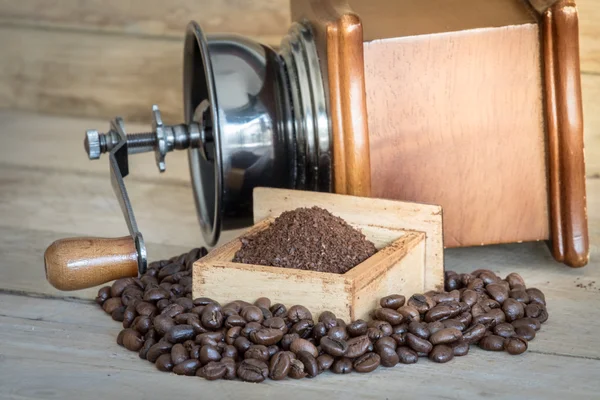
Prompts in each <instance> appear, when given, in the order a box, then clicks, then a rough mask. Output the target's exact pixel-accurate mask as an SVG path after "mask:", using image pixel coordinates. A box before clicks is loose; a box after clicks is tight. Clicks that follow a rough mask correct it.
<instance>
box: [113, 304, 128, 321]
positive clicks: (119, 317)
mask: <svg viewBox="0 0 600 400" xmlns="http://www.w3.org/2000/svg"><path fill="white" fill-rule="evenodd" d="M125 308H126V307H125V306H121V307H117V308H115V309H114V311H113V312H112V313H111V317H112V319H113V320H115V321H118V322H123V317H124V315H123V314H124V313H125Z"/></svg>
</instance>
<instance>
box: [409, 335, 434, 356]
mask: <svg viewBox="0 0 600 400" xmlns="http://www.w3.org/2000/svg"><path fill="white" fill-rule="evenodd" d="M436 333H439V332H436ZM406 344H407V345H408V346H409V347H410V348H411V349H413V350H414V351H416V352H420V353H429V352H430V351H431V349H432V348H433V345H432V344H431V342H429V341H427V340H425V339H421V338H420V337H418V336H416V335H413V334H412V333H410V332H409V333H407V334H406Z"/></svg>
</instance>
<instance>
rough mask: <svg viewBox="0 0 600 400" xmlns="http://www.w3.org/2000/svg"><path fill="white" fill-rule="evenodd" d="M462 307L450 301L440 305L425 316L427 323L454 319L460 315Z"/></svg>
mask: <svg viewBox="0 0 600 400" xmlns="http://www.w3.org/2000/svg"><path fill="white" fill-rule="evenodd" d="M460 312H461V307H460V305H459V303H456V302H453V301H449V302H446V303H441V304H438V305H437V306H435V307H433V308H432V309H430V310H429V311H427V314H425V322H433V321H441V320H444V319H448V318H452V317H455V316H457V315H458V314H460Z"/></svg>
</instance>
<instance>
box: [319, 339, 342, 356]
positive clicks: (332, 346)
mask: <svg viewBox="0 0 600 400" xmlns="http://www.w3.org/2000/svg"><path fill="white" fill-rule="evenodd" d="M320 346H321V349H323V351H324V352H325V353H327V354H329V355H331V356H333V357H341V356H343V355H344V354H345V353H346V351H348V343H347V342H346V341H345V340H343V339H333V338H330V337H328V336H325V337H323V338H322V339H321V342H320Z"/></svg>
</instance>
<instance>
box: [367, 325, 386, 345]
mask: <svg viewBox="0 0 600 400" xmlns="http://www.w3.org/2000/svg"><path fill="white" fill-rule="evenodd" d="M367 336H368V337H369V340H371V342H375V341H377V340H379V339H381V338H382V337H383V332H382V331H381V330H379V329H377V328H369V329H367Z"/></svg>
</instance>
